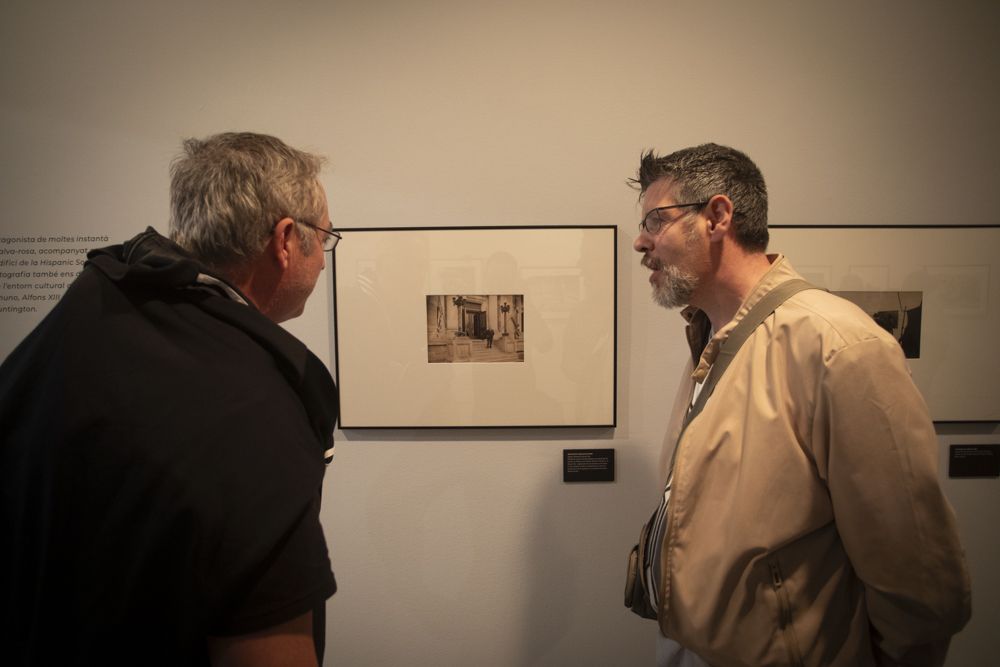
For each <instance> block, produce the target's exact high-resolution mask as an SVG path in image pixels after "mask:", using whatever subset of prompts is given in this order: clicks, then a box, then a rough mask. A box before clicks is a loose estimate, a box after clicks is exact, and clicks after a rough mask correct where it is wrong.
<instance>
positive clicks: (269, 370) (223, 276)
mask: <svg viewBox="0 0 1000 667" xmlns="http://www.w3.org/2000/svg"><path fill="white" fill-rule="evenodd" d="M321 165H322V160H321V159H320V158H319V157H317V156H314V155H311V154H309V153H305V152H302V151H299V150H296V149H294V148H291V147H289V146H287V145H286V144H285V143H283V142H282V141H280V140H278V139H276V138H275V137H270V136H266V135H259V134H251V133H225V134H220V135H215V136H213V137H209V138H207V139H205V140H196V139H190V140H188V141H186V142H184V153H183V154H182V155H181V156H179V157H178V158H177V160H175V161H174V163H173V165H172V167H171V176H172V178H171V187H170V200H171V213H172V215H171V224H170V227H171V234H170V239H167V238H165V237H163V236H160V235H159V234H157V233H156V232H155V231H154V230H153V229H152V228H148V229H147V230H146V231H145V232H142V233H141V234H139V235H138V236H136V237H134V238H132V239H131V240H129V241H126V242H125V243H123V244H121V245H115V246H111V247H108V248H102V249H99V250H94V251H92V252H91V253H90V254H89V255H88V261H87V264H86V266H85V267H84V269H83V271H82V273H81V274H80V276H79V277H78V278H77V279H76V280H75V281H74V282H73V284H72V285H71V286H70V287H69V289H68V290H67V292H66V294H65V295H64V296H63V298H62V300H61V301H60V302H59V303H58V304H57V305H56V307H55V308H54V309H53V310H52V312H51V313H49V315H48V316H47V317H46V318H45V320H44V321H43V322H42V323H41V324H40V325H39V326H38V327H37V328H36V329H35V330H34V331H33V332H32V333H31V334H30V335H29V336H28V337H27V338H26V339H25V340H24V341H23V342H22V343H21V344H20V345H19V346H18V347H17V348H16V349H15V350H14V351H13V352H12V353H11V355H10V356H9V357H8V358H7V360H6V361H5V362H4V364H3V366H2V367H0V423H2V424H3V429H2V432H0V489H2V494H0V531H2V534H3V540H4V547H3V548H2V549H0V638H2V640H3V646H4V650H3V655H4V664H5V665H19V666H20V665H101V666H102V667H104V666H108V665H164V666H168V665H169V666H171V667H173V666H176V665H207V664H213V665H242V666H263V665H287V666H293V665H294V666H302V667H306V666H309V665H312V666H313V667H315V665H317V663H318V661H319V660H321V656H322V648H323V632H324V622H323V609H324V605H325V602H326V599H327V598H328V597H330V595H332V594H333V593H334V591H335V590H336V584H335V582H334V578H333V572H332V571H331V569H330V560H329V557H328V555H327V547H326V542H325V539H324V536H323V530H322V527H321V525H320V521H319V499H320V498H319V496H320V489H321V485H322V480H323V474H324V470H325V467H324V458H326V457H328V452H329V450H330V448H331V447H332V433H333V426H334V422H335V420H336V405H337V395H336V391H335V389H336V388H335V387H334V384H333V380H332V379H331V377H330V374H329V372H328V371H327V369H326V367H325V366H324V365H323V363H322V362H321V361H320V360H319V359H318V358H316V357H315V355H313V354H312V353H311V352H310V351H309V350H308V349H307V348H306V347H305V345H303V344H302V343H301V342H299V341H298V340H297V339H296V338H295V337H294V336H292V335H291V334H289V333H288V332H287V331H285V330H284V329H283V328H282V327H280V326H279V325H278V323H279V322H283V321H285V320H288V319H290V318H293V317H296V316H298V315H300V314H301V313H302V310H303V308H304V306H305V302H306V299H307V298H308V297H309V294H310V293H311V292H312V290H313V288H314V286H315V285H316V281H317V279H318V277H319V275H320V273H321V272H322V270H323V268H324V266H325V260H324V251H328V250H332V249H333V248H334V246H335V244H336V242H337V239H338V238H339V235H338V234H337V233H336V232H334V231H333V230H332V229H331V223H330V216H329V212H328V209H327V201H326V195H325V193H324V191H323V187H322V185H321V184H320V181H319V172H320V168H321Z"/></svg>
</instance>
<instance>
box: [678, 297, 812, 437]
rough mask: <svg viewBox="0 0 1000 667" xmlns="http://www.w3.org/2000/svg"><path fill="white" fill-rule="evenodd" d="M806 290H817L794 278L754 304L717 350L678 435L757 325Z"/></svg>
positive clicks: (705, 399)
mask: <svg viewBox="0 0 1000 667" xmlns="http://www.w3.org/2000/svg"><path fill="white" fill-rule="evenodd" d="M807 289H819V288H818V287H816V286H815V285H813V284H812V283H809V282H808V281H805V280H802V279H801V278H794V279H792V280H788V281H785V282H783V283H781V284H780V285H778V286H777V287H775V288H774V289H773V290H771V291H770V292H768V293H767V294H765V295H764V297H763V298H762V299H761V300H760V301H758V302H757V303H755V304H754V305H753V307H752V308H750V310H749V311H748V312H747V314H746V315H745V316H744V317H743V319H742V320H740V321H739V323H738V324H737V325H736V326H735V327H734V328H733V330H732V331H731V332H730V333H729V338H727V339H726V342H724V343H723V344H722V348H721V349H720V350H719V355H718V356H717V357H716V358H715V362H714V363H713V364H712V370H711V372H710V373H709V374H708V379H707V380H706V381H705V386H704V387H702V390H701V393H700V394H698V400H696V401H695V402H694V405H692V406H691V409H690V410H688V413H687V416H685V418H684V428H683V429H681V435H684V430H685V429H687V425H688V424H690V423H691V420H693V419H694V418H695V417H697V416H698V413H700V412H701V410H702V408H704V407H705V403H706V402H707V401H708V398H709V397H710V396H711V395H712V392H713V391H715V385H716V383H718V381H719V378H721V377H722V374H723V373H725V372H726V368H727V367H728V366H729V363H730V362H731V361H732V360H733V359H734V358H735V357H736V353H737V352H739V350H740V347H742V345H743V343H745V342H746V340H747V338H749V337H750V334H752V333H753V332H754V330H755V329H756V328H757V327H758V326H760V324H761V323H762V322H763V321H764V320H766V319H767V318H768V316H769V315H770V314H771V313H773V312H774V311H775V310H777V308H778V306H780V305H781V304H783V303H784V302H785V301H786V300H788V298H789V297H791V296H792V295H793V294H798V293H799V292H801V291H803V290H807ZM677 441H678V442H680V436H678V438H677Z"/></svg>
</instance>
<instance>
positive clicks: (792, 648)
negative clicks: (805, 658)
mask: <svg viewBox="0 0 1000 667" xmlns="http://www.w3.org/2000/svg"><path fill="white" fill-rule="evenodd" d="M768 567H770V568H771V585H772V586H773V587H774V593H775V595H776V596H777V597H778V629H779V630H781V636H782V637H783V638H784V640H785V648H786V649H787V650H788V657H789V659H790V660H791V662H792V664H793V665H802V664H803V662H802V651H801V650H799V640H798V638H797V637H796V636H795V628H794V627H793V626H792V603H791V600H789V598H788V590H787V589H786V588H785V580H784V577H782V576H781V568H780V567H778V562H777V561H769V562H768Z"/></svg>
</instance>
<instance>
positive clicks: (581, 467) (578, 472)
mask: <svg viewBox="0 0 1000 667" xmlns="http://www.w3.org/2000/svg"><path fill="white" fill-rule="evenodd" d="M563 481H564V482H613V481H615V450H613V449H564V450H563Z"/></svg>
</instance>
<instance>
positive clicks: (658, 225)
mask: <svg viewBox="0 0 1000 667" xmlns="http://www.w3.org/2000/svg"><path fill="white" fill-rule="evenodd" d="M706 204H708V202H707V201H700V202H695V203H692V204H671V205H670V206H659V207H657V208H654V209H651V210H650V211H649V213H647V214H646V217H645V218H643V219H642V222H640V223H639V229H640V230H643V229H645V230H646V231H647V232H649V234H650V235H651V236H656V235H657V234H659V233H660V230H661V229H663V226H664V224H666V225H667V226H668V227H669V226H670V225H672V224H674V223H675V222H677V221H678V220H680V219H681V218H680V217H677V218H674V219H673V220H670V221H666V220H663V218H661V217H660V211H666V210H668V209H671V208H687V207H688V206H705V205H706ZM654 214H655V215H654Z"/></svg>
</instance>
